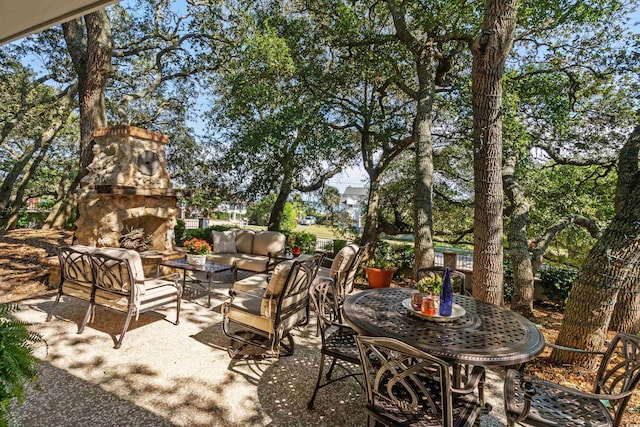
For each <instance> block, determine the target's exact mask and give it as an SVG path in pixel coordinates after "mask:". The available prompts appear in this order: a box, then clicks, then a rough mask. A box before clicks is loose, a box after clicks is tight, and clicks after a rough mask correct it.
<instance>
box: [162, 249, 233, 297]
mask: <svg viewBox="0 0 640 427" xmlns="http://www.w3.org/2000/svg"><path fill="white" fill-rule="evenodd" d="M160 265H163V266H165V267H171V268H178V269H180V270H182V271H183V274H182V287H183V288H184V287H185V286H186V282H187V271H202V272H205V273H207V287H204V286H203V283H202V281H200V280H198V279H192V280H190V282H191V283H195V284H197V285H199V286H201V287H202V288H203V289H205V290H207V291H208V295H207V307H211V280H212V279H213V275H214V274H216V273H220V272H222V271H228V270H231V266H229V265H226V264H216V263H215V262H210V261H207V262H206V263H204V264H201V265H193V264H189V263H188V262H187V260H186V257H185V258H178V259H173V260H170V261H163V262H162V263H161V264H160Z"/></svg>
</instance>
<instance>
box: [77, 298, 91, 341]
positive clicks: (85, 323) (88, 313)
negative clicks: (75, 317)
mask: <svg viewBox="0 0 640 427" xmlns="http://www.w3.org/2000/svg"><path fill="white" fill-rule="evenodd" d="M92 308H93V304H92V303H89V307H87V312H86V313H85V315H84V319H82V323H81V324H80V327H78V333H79V334H81V333H83V332H84V327H85V326H87V322H88V321H89V316H91V309H92Z"/></svg>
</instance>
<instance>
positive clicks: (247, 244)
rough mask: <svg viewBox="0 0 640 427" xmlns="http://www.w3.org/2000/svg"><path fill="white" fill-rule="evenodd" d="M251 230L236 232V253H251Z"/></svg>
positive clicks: (252, 234) (252, 232)
mask: <svg viewBox="0 0 640 427" xmlns="http://www.w3.org/2000/svg"><path fill="white" fill-rule="evenodd" d="M255 234H256V232H255V231H253V230H244V229H243V230H236V251H237V252H239V253H241V254H250V253H253V237H254V236H255Z"/></svg>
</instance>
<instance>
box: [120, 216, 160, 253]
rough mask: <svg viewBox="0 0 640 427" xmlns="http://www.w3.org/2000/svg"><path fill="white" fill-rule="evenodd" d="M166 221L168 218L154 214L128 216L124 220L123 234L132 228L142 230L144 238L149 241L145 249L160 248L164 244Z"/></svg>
mask: <svg viewBox="0 0 640 427" xmlns="http://www.w3.org/2000/svg"><path fill="white" fill-rule="evenodd" d="M166 222H167V220H166V219H164V218H159V217H157V216H152V215H144V216H140V217H135V218H127V219H124V220H123V221H122V234H123V235H124V234H126V233H129V232H131V231H132V230H142V231H143V232H144V239H145V240H146V241H147V242H148V247H145V248H144V249H143V250H147V249H149V248H160V247H163V245H164V240H165V233H166V229H165V228H166V226H165V225H166ZM132 249H135V248H132Z"/></svg>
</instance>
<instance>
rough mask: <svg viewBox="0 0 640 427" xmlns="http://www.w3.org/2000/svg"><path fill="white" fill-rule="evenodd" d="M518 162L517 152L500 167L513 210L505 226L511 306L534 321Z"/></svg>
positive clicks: (526, 210) (526, 219) (524, 203)
mask: <svg viewBox="0 0 640 427" xmlns="http://www.w3.org/2000/svg"><path fill="white" fill-rule="evenodd" d="M517 161H518V158H517V155H516V154H515V153H512V154H511V155H510V156H508V157H507V158H506V159H505V165H504V169H503V180H504V190H505V193H506V195H507V198H508V199H509V201H510V203H511V209H512V213H511V216H510V221H509V227H508V228H507V240H508V241H509V256H510V258H511V265H512V267H513V296H512V298H511V309H512V310H513V311H516V312H518V313H520V314H522V315H523V316H525V317H526V318H528V319H531V320H533V319H535V315H534V314H533V293H534V276H535V272H534V271H533V267H532V265H531V256H530V254H529V248H528V245H527V228H528V226H529V210H530V209H531V205H530V204H529V202H528V200H527V198H526V196H525V194H524V192H523V191H522V188H521V187H520V185H519V184H518V182H517V180H516V177H515V167H516V163H517Z"/></svg>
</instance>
